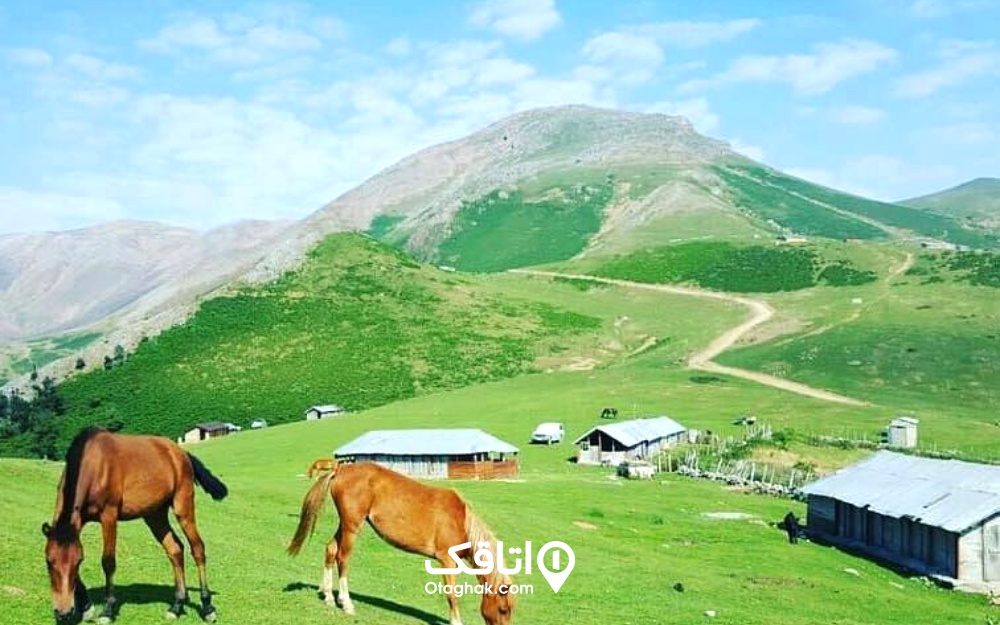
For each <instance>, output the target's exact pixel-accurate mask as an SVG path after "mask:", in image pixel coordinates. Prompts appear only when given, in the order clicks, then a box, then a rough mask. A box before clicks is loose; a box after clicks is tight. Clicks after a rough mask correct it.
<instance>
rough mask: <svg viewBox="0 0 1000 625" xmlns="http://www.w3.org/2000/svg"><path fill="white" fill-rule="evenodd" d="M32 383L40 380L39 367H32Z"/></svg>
mask: <svg viewBox="0 0 1000 625" xmlns="http://www.w3.org/2000/svg"><path fill="white" fill-rule="evenodd" d="M29 378H30V379H31V381H32V382H34V381H35V380H37V379H38V367H37V366H35V365H31V375H30V376H29Z"/></svg>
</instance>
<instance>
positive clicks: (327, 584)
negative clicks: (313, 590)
mask: <svg viewBox="0 0 1000 625" xmlns="http://www.w3.org/2000/svg"><path fill="white" fill-rule="evenodd" d="M336 561H337V538H336V537H333V538H331V539H330V542H328V543H326V557H325V558H324V560H323V583H322V584H320V587H319V590H320V592H322V593H323V602H324V603H326V605H328V606H330V607H333V606H334V605H336V600H335V599H334V597H333V564H334V562H336Z"/></svg>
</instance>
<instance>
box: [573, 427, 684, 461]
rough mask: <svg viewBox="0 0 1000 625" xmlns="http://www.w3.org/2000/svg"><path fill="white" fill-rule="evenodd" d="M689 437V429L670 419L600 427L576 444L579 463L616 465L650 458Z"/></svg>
mask: <svg viewBox="0 0 1000 625" xmlns="http://www.w3.org/2000/svg"><path fill="white" fill-rule="evenodd" d="M686 437H687V428H685V427H684V426H683V425H681V424H680V423H677V422H676V421H674V420H673V419H671V418H670V417H651V418H645V419H632V420H631V421H622V422H621V423H610V424H607V425H597V426H594V427H592V428H590V429H589V430H587V432H586V433H585V434H583V435H582V436H580V437H579V438H578V439H576V441H575V442H574V444H575V445H576V446H577V448H578V451H577V456H576V461H577V463H579V464H612V465H617V464H620V463H621V462H623V461H624V460H628V459H631V458H635V459H641V458H649V457H650V456H652V455H654V454H655V453H657V452H658V451H660V450H662V449H665V448H667V447H670V446H671V445H675V444H677V443H679V442H681V441H683V440H685V438H686Z"/></svg>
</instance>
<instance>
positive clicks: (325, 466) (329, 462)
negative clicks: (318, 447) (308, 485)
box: [306, 458, 337, 479]
mask: <svg viewBox="0 0 1000 625" xmlns="http://www.w3.org/2000/svg"><path fill="white" fill-rule="evenodd" d="M336 466H337V461H336V460H334V459H333V458H317V459H316V460H314V461H313V463H312V464H311V465H309V470H308V471H307V472H306V475H308V476H309V479H312V478H313V476H315V475H316V474H317V473H323V472H326V471H333V469H334V467H336Z"/></svg>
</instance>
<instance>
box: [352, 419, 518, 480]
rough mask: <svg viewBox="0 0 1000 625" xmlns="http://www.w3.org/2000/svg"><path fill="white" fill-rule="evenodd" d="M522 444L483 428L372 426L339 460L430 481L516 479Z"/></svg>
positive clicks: (355, 440)
mask: <svg viewBox="0 0 1000 625" xmlns="http://www.w3.org/2000/svg"><path fill="white" fill-rule="evenodd" d="M518 454H519V450H518V448H517V447H515V446H513V445H511V444H510V443H507V442H505V441H502V440H500V439H499V438H496V437H495V436H492V435H490V434H487V433H486V432H484V431H482V430H479V429H472V428H460V429H430V428H428V429H415V430H373V431H370V432H366V433H365V434H362V435H361V436H359V437H358V438H356V439H354V440H352V441H351V442H349V443H347V444H345V445H343V446H341V447H340V448H338V449H337V450H336V451H334V452H333V455H334V456H335V457H336V458H337V460H338V461H339V462H375V463H377V464H380V465H382V466H384V467H386V468H389V469H392V470H393V471H397V472H399V473H402V474H404V475H409V476H410V477H416V478H427V479H494V478H513V477H517V475H518V473H519V467H518Z"/></svg>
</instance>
